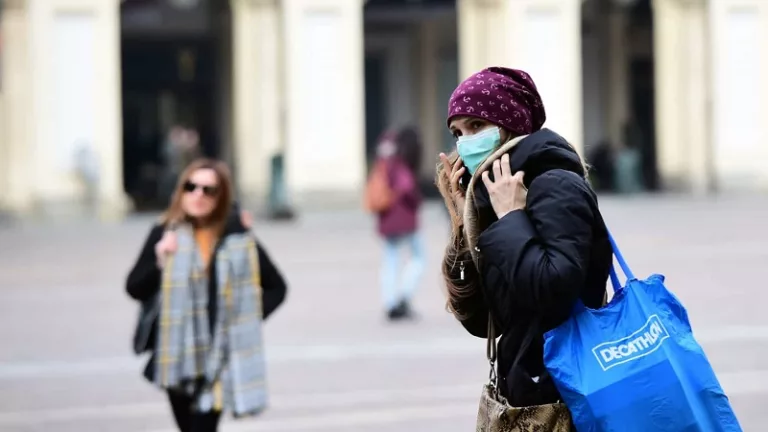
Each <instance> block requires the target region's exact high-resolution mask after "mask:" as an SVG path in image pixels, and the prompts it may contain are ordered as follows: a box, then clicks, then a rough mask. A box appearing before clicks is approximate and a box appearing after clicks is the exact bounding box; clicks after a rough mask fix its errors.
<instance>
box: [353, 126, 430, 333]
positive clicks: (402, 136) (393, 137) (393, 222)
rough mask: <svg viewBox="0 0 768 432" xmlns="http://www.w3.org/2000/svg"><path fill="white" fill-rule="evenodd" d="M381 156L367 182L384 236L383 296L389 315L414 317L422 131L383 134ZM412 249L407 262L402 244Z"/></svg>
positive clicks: (420, 250) (420, 266)
mask: <svg viewBox="0 0 768 432" xmlns="http://www.w3.org/2000/svg"><path fill="white" fill-rule="evenodd" d="M376 151H377V160H376V162H375V166H374V169H373V171H372V174H371V177H370V179H369V182H368V186H367V190H366V202H367V208H368V210H369V211H371V212H373V213H375V214H376V216H377V221H378V232H379V235H381V237H382V238H383V240H384V258H383V262H382V268H381V282H380V283H381V296H382V302H383V305H384V310H385V312H386V315H387V318H388V319H390V320H401V319H409V318H413V317H414V314H413V311H412V309H411V299H412V298H413V295H414V293H415V292H416V289H417V288H418V286H419V283H420V282H421V277H422V275H423V273H424V266H425V262H424V261H425V257H424V244H423V240H422V238H421V235H420V233H419V209H420V208H421V193H420V191H419V185H418V179H417V174H416V173H417V172H418V168H419V166H420V164H421V151H422V146H421V141H420V139H419V135H418V132H417V131H416V130H415V129H413V128H405V129H402V130H400V131H398V132H396V133H395V132H391V131H390V132H387V133H385V134H384V135H383V137H382V139H381V140H380V142H379V145H378V147H377V149H376ZM404 248H407V249H408V250H409V252H410V257H409V260H408V261H407V263H406V265H405V266H404V267H403V265H402V261H401V259H400V253H401V252H402V249H404Z"/></svg>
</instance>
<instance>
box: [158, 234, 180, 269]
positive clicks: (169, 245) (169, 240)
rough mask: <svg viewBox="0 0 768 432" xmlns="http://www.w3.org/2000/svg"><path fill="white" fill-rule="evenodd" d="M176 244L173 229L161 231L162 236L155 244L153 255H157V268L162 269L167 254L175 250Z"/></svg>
mask: <svg viewBox="0 0 768 432" xmlns="http://www.w3.org/2000/svg"><path fill="white" fill-rule="evenodd" d="M177 247H178V245H177V244H176V233H174V232H173V231H166V232H164V233H163V237H162V238H161V239H160V241H159V242H157V244H156V245H155V256H156V257H157V268H159V269H161V270H162V269H163V267H165V262H166V260H167V258H168V255H170V254H172V253H174V252H176V249H177Z"/></svg>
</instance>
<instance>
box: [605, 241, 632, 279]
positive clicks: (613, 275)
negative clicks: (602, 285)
mask: <svg viewBox="0 0 768 432" xmlns="http://www.w3.org/2000/svg"><path fill="white" fill-rule="evenodd" d="M606 232H607V233H608V241H610V242H611V249H613V256H615V257H616V261H617V262H618V263H619V268H621V271H622V272H623V273H624V276H626V278H627V280H631V279H634V278H635V274H634V273H632V270H630V268H629V265H628V264H627V261H626V260H625V259H624V255H622V254H621V250H619V246H618V245H617V244H616V240H614V238H613V235H611V232H610V231H608V229H607V228H606ZM610 276H611V285H613V292H614V293H616V292H617V291H618V290H620V289H621V288H622V286H621V282H620V281H619V276H618V275H617V274H616V268H615V266H614V265H613V263H611V273H610Z"/></svg>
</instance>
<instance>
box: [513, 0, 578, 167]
mask: <svg viewBox="0 0 768 432" xmlns="http://www.w3.org/2000/svg"><path fill="white" fill-rule="evenodd" d="M506 2H507V3H506V4H507V12H506V15H505V16H504V25H503V26H502V28H505V29H507V33H506V36H507V37H506V40H507V41H508V42H507V50H508V57H507V58H508V60H507V61H506V64H507V65H508V66H511V67H514V68H519V69H523V70H525V71H526V72H528V73H530V74H531V77H532V78H533V80H534V81H535V82H536V85H537V86H538V88H539V92H540V93H541V97H542V98H543V100H544V106H545V107H546V110H547V122H546V124H545V127H548V128H551V129H553V130H554V131H556V132H557V133H559V134H561V135H562V136H563V137H565V138H566V139H567V140H568V141H569V142H571V143H572V144H573V145H574V146H575V147H576V149H577V150H579V151H580V152H581V151H582V150H583V140H584V138H583V135H584V133H583V129H584V120H583V109H584V108H583V106H582V79H581V74H582V69H581V0H547V1H542V0H506Z"/></svg>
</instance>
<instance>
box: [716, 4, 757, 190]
mask: <svg viewBox="0 0 768 432" xmlns="http://www.w3.org/2000/svg"><path fill="white" fill-rule="evenodd" d="M708 19H709V24H710V26H711V27H710V28H711V30H710V33H709V41H710V43H711V47H712V48H711V49H712V53H711V56H710V58H709V60H710V62H709V63H708V65H707V66H708V67H710V68H711V78H712V104H711V117H710V119H711V125H712V128H711V131H712V140H711V143H712V149H711V160H710V161H708V166H709V167H710V168H711V169H712V170H713V171H714V175H713V177H714V181H715V183H716V186H717V188H718V189H720V190H729V189H751V190H754V189H762V190H768V168H766V164H768V141H767V140H768V103H766V101H767V100H768V82H766V79H765V76H766V72H768V2H765V1H762V0H710V7H709V14H708Z"/></svg>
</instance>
